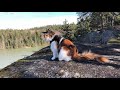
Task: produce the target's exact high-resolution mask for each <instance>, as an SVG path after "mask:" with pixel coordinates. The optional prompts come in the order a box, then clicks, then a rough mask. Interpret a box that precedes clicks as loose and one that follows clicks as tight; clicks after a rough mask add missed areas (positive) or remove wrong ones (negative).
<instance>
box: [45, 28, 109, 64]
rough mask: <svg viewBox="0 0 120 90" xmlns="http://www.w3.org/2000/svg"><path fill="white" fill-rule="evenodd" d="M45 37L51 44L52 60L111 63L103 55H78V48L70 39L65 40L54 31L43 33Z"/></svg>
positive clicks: (87, 53) (90, 53)
mask: <svg viewBox="0 0 120 90" xmlns="http://www.w3.org/2000/svg"><path fill="white" fill-rule="evenodd" d="M43 34H44V35H43V37H44V39H45V40H46V41H49V42H51V44H50V48H51V51H52V52H53V57H52V58H51V59H52V60H54V59H56V58H58V60H59V61H61V60H65V61H70V60H81V59H85V60H97V61H99V62H105V63H107V62H109V59H108V58H106V57H103V56H101V55H98V54H95V53H92V52H90V51H89V52H83V53H81V54H80V53H78V49H77V47H76V46H75V45H74V44H73V42H72V41H70V40H69V39H65V38H63V37H61V36H59V35H56V34H55V33H54V32H53V31H51V30H47V31H46V32H43Z"/></svg>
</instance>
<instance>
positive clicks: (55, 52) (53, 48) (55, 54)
mask: <svg viewBox="0 0 120 90" xmlns="http://www.w3.org/2000/svg"><path fill="white" fill-rule="evenodd" d="M50 49H51V51H52V52H53V57H52V58H51V59H52V60H54V59H56V58H58V48H57V42H56V41H53V42H52V43H51V45H50Z"/></svg>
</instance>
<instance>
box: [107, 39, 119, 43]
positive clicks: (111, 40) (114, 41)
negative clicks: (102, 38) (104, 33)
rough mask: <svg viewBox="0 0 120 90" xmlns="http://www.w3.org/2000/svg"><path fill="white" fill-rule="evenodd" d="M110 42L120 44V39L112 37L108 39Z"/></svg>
mask: <svg viewBox="0 0 120 90" xmlns="http://www.w3.org/2000/svg"><path fill="white" fill-rule="evenodd" d="M108 43H110V44H114V43H115V44H120V39H115V38H112V39H110V40H109V41H108Z"/></svg>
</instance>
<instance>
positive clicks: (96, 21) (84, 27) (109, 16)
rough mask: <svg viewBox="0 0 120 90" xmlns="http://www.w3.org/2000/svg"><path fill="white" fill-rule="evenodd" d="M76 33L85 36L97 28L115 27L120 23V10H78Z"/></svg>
mask: <svg viewBox="0 0 120 90" xmlns="http://www.w3.org/2000/svg"><path fill="white" fill-rule="evenodd" d="M76 14H77V15H78V18H77V20H78V23H77V28H76V34H77V35H78V34H79V35H80V36H84V35H85V34H86V33H88V32H91V31H97V30H99V31H100V30H106V29H115V27H116V26H117V25H120V12H77V13H76Z"/></svg>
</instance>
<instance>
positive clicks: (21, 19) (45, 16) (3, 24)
mask: <svg viewBox="0 0 120 90" xmlns="http://www.w3.org/2000/svg"><path fill="white" fill-rule="evenodd" d="M65 19H67V20H68V22H69V23H72V22H74V23H76V22H77V14H76V12H0V29H6V28H12V29H28V28H33V27H40V26H45V25H53V24H63V21H64V20H65Z"/></svg>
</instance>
